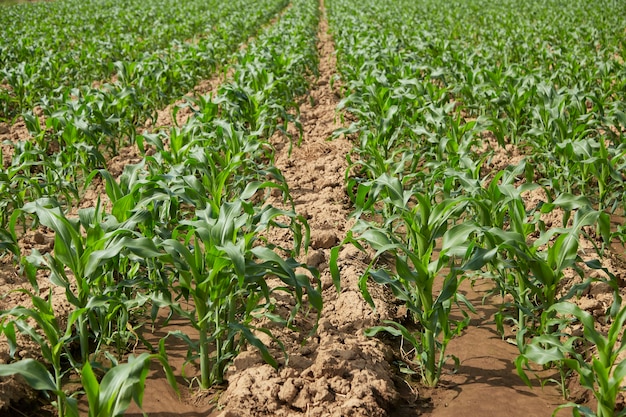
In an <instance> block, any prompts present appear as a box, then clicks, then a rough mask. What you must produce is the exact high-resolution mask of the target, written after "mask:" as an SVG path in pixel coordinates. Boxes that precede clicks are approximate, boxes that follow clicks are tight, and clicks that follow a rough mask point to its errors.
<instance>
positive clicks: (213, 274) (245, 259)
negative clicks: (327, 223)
mask: <svg viewBox="0 0 626 417" xmlns="http://www.w3.org/2000/svg"><path fill="white" fill-rule="evenodd" d="M196 214H197V219H196V220H188V221H183V222H181V226H180V227H179V228H178V229H177V230H176V233H174V234H173V238H172V239H167V240H165V241H163V242H162V244H161V246H162V248H163V250H164V251H165V252H166V253H167V255H168V256H167V257H166V258H164V261H165V262H166V264H167V265H169V268H172V273H173V275H174V276H175V278H174V280H173V283H172V291H173V292H174V293H175V294H176V299H184V300H185V301H187V302H190V303H191V305H192V309H189V310H187V309H184V308H182V307H181V306H180V305H179V304H173V308H174V311H175V312H176V313H177V314H179V315H181V316H182V317H186V318H188V319H189V321H190V323H191V325H192V326H193V327H194V328H195V329H197V330H198V332H199V340H198V342H197V343H196V342H192V341H191V340H190V339H189V338H188V337H184V336H183V339H184V340H186V341H187V342H188V343H190V350H191V351H195V352H194V354H193V355H192V356H194V357H197V358H199V361H200V378H199V384H200V387H201V388H203V389H206V388H208V387H210V386H211V385H213V384H215V383H221V382H222V381H223V377H224V372H225V369H226V367H227V366H228V364H229V363H230V362H231V361H232V359H233V358H234V357H235V356H236V354H237V353H238V352H239V349H240V348H241V346H242V345H243V344H244V343H250V344H251V345H253V346H255V347H256V348H258V349H259V351H260V352H261V355H262V356H263V358H264V359H265V360H266V361H267V362H268V363H269V364H271V365H273V366H277V362H276V360H275V359H274V357H273V356H272V355H271V353H270V351H269V349H268V347H267V346H266V345H265V344H264V343H263V342H262V341H261V340H260V339H259V338H258V337H257V336H256V335H255V334H254V333H255V332H261V333H265V334H267V335H269V336H270V337H272V333H271V331H270V330H269V329H267V328H264V327H257V326H254V325H253V323H252V320H253V319H255V318H266V319H268V320H270V321H274V322H279V323H281V324H284V325H288V326H291V325H292V323H293V319H294V318H295V315H296V313H297V312H298V310H299V309H300V308H301V307H302V306H303V304H304V303H305V302H306V299H305V294H306V296H307V297H308V303H309V304H310V305H311V306H312V307H313V308H314V309H315V310H317V312H318V315H319V312H320V311H321V308H322V299H321V296H320V290H319V283H318V285H317V286H316V287H314V286H313V285H312V284H311V282H310V280H309V277H307V276H306V275H303V274H300V273H296V269H297V268H300V267H303V265H302V264H300V263H299V262H297V261H295V260H294V259H293V258H291V257H290V258H288V259H286V260H285V259H283V258H282V257H281V256H279V255H278V254H277V253H276V252H275V251H274V250H272V249H273V247H272V246H271V245H267V244H264V242H263V239H262V238H261V234H262V233H263V232H264V231H265V230H266V229H267V228H269V227H289V228H290V229H291V230H292V231H293V232H294V233H295V234H296V235H298V234H300V232H299V231H298V228H299V227H300V226H299V225H297V224H295V223H298V222H301V221H302V219H300V218H298V217H297V216H296V215H295V214H294V213H293V212H288V211H284V210H279V209H276V208H272V207H269V206H266V207H264V208H263V209H260V210H259V209H256V208H255V207H254V206H253V205H252V204H251V203H248V202H245V201H242V200H235V201H233V202H224V203H222V205H221V207H220V209H219V211H218V212H215V211H214V210H213V209H212V208H211V207H210V206H209V207H207V208H206V209H204V210H199V211H198V212H197V213H196ZM280 217H283V218H287V219H289V221H290V222H291V223H292V224H291V225H283V224H280V223H279V222H278V220H279V218H280ZM307 235H308V233H307ZM270 277H276V278H278V279H280V280H281V281H282V285H280V286H277V287H270V286H269V285H268V279H269V278H270ZM277 291H278V292H286V293H288V294H290V295H292V296H293V297H294V298H295V301H296V305H295V306H294V308H293V310H292V311H291V313H290V316H289V317H288V318H286V319H285V318H282V317H280V316H279V315H277V314H274V312H273V310H274V308H275V306H274V301H273V298H272V294H273V293H275V292H277Z"/></svg>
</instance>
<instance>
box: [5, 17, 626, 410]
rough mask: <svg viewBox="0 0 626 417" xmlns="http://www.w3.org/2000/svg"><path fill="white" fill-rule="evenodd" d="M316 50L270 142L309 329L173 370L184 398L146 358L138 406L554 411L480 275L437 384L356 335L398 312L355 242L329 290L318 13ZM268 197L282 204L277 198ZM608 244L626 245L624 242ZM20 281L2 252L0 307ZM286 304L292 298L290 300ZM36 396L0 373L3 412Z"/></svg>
mask: <svg viewBox="0 0 626 417" xmlns="http://www.w3.org/2000/svg"><path fill="white" fill-rule="evenodd" d="M318 48H319V53H320V74H321V75H320V77H319V79H317V80H315V81H314V83H313V85H312V89H311V92H310V95H309V97H306V98H304V99H303V100H302V105H301V108H300V112H301V116H300V120H301V122H302V126H303V130H304V137H303V142H302V145H301V146H300V147H294V148H293V150H292V152H291V153H289V146H288V144H287V143H286V142H285V141H286V139H285V138H283V137H281V136H279V135H276V136H275V137H273V138H272V143H273V145H274V146H275V148H276V149H277V153H276V165H277V167H278V168H279V169H280V170H281V171H282V172H283V174H284V176H285V178H286V179H287V182H288V184H289V187H290V190H291V193H292V195H293V198H294V200H295V203H296V210H297V211H298V212H299V213H301V214H303V215H304V216H306V218H307V219H308V221H309V224H310V227H311V233H312V240H311V247H310V248H309V251H308V254H307V255H306V256H305V257H304V258H303V259H302V261H304V262H306V263H307V264H308V265H310V266H314V267H316V268H318V269H319V271H320V274H321V275H320V277H321V282H322V288H323V291H324V292H323V299H324V309H323V311H322V315H321V319H320V322H319V327H318V329H317V332H316V333H315V334H314V335H313V336H311V337H308V338H304V337H303V336H302V335H301V334H300V333H296V332H293V331H288V330H285V329H276V328H275V329H273V331H274V333H275V334H276V335H277V336H278V337H279V338H280V339H281V340H282V342H283V343H284V345H285V347H286V349H287V352H288V353H289V360H288V362H287V363H285V361H284V360H283V361H281V367H279V369H277V370H275V369H274V368H272V367H271V366H269V365H267V364H264V363H263V361H262V360H261V358H260V356H259V355H258V353H257V352H256V351H255V350H254V349H250V350H247V351H244V352H242V353H241V354H240V355H239V356H238V357H237V358H236V359H235V361H234V363H233V364H232V366H231V367H230V368H229V370H228V375H227V379H228V384H227V385H225V386H223V387H216V388H215V389H213V390H210V391H208V392H198V391H197V389H195V388H193V387H192V388H189V382H187V381H186V380H185V379H184V378H182V376H181V377H179V378H178V382H179V388H180V390H181V393H182V397H181V398H177V396H176V395H175V393H174V391H173V390H172V388H171V387H170V386H169V385H168V384H167V382H166V381H165V378H164V375H163V372H162V371H161V370H160V369H159V366H158V365H156V364H155V366H154V367H153V371H152V372H151V374H150V377H149V380H148V381H147V385H146V393H145V398H144V406H143V412H145V413H147V414H148V415H151V416H161V417H166V416H186V417H196V416H197V417H200V416H213V417H215V416H219V417H235V416H242V417H247V416H422V415H423V416H432V417H447V416H459V415H475V416H500V415H507V416H514V417H517V416H520V417H521V416H549V415H551V413H552V411H553V409H554V408H555V407H556V406H557V405H558V404H560V403H562V402H563V401H562V399H561V397H560V393H559V391H558V390H557V388H556V387H554V386H550V385H548V386H546V387H544V388H543V389H542V388H541V387H540V385H539V381H538V380H537V379H535V380H534V383H535V388H534V389H532V390H531V389H530V388H528V387H526V386H525V385H524V384H523V382H522V381H521V379H520V378H519V377H518V376H517V373H516V371H515V368H514V365H513V361H514V359H515V357H516V356H517V354H518V350H517V347H516V346H514V345H512V344H510V343H507V342H506V341H505V340H502V338H501V337H500V335H498V334H497V332H496V328H495V324H494V318H493V315H494V313H495V312H496V309H497V307H495V305H497V303H498V302H499V301H500V300H497V299H490V298H487V299H485V300H484V301H485V302H484V303H483V298H484V297H485V295H486V293H487V291H488V290H489V289H490V287H489V283H487V282H484V281H480V280H479V281H478V282H477V283H476V285H474V286H473V287H470V285H469V283H468V281H466V282H465V283H464V285H463V286H462V288H461V291H463V292H464V293H465V295H466V296H467V298H468V299H469V300H470V301H471V302H472V303H473V304H474V305H475V307H476V309H477V314H475V315H472V323H471V326H470V327H469V328H468V329H467V330H466V331H465V332H464V333H463V335H462V336H460V337H458V338H457V339H454V340H453V341H452V342H451V343H450V345H449V347H448V353H450V354H452V355H455V356H457V357H458V358H459V360H460V368H459V369H457V370H456V371H454V372H453V369H452V367H451V366H450V367H449V368H448V369H447V370H446V371H445V372H444V375H443V378H442V383H441V387H440V388H437V389H425V388H423V387H421V386H419V385H418V384H416V383H414V382H411V381H409V380H406V379H404V378H403V377H401V376H400V374H399V372H398V371H397V369H396V367H395V366H394V365H393V363H394V361H395V360H396V359H397V357H396V355H397V353H394V341H392V340H390V339H389V338H384V337H382V338H368V337H365V336H364V335H363V329H365V328H367V327H369V326H372V325H375V324H378V323H379V321H380V320H382V319H394V318H396V315H397V314H398V305H397V304H396V303H395V302H394V301H393V299H392V297H390V295H389V294H388V293H386V292H385V291H384V290H383V289H381V288H379V287H372V288H371V293H372V296H373V298H374V301H375V304H376V306H377V309H376V310H375V311H373V310H372V309H371V308H370V307H369V306H368V305H367V304H366V302H365V301H364V300H363V298H362V296H361V295H360V291H359V289H358V285H357V282H358V278H359V276H360V275H361V273H362V272H363V271H364V269H365V267H366V266H367V264H368V262H369V259H368V257H367V255H366V254H363V253H362V252H360V251H358V250H356V249H355V248H353V247H345V248H344V249H343V250H342V251H341V253H340V257H339V267H340V272H341V279H342V283H341V285H342V288H341V291H340V292H337V291H336V289H335V287H334V285H333V283H332V280H331V277H330V272H329V270H328V258H329V253H330V248H332V247H333V246H335V245H336V244H338V243H339V242H340V241H341V240H342V239H343V238H344V237H345V234H346V232H347V231H348V230H349V229H350V227H351V225H352V224H351V221H350V220H349V214H350V204H349V201H348V199H347V196H346V194H345V190H344V187H343V183H344V175H345V170H346V168H347V163H346V155H347V154H348V153H349V152H350V149H351V148H352V143H351V141H350V138H346V137H339V138H334V139H332V140H331V137H332V136H333V135H332V134H333V132H334V131H335V130H336V129H337V128H339V127H341V125H340V123H339V120H340V118H339V116H338V115H337V113H336V110H335V109H336V106H337V104H338V103H339V100H340V96H339V90H338V87H337V85H336V84H335V85H334V88H332V87H331V78H332V77H335V76H336V63H335V55H334V47H333V44H332V39H331V38H330V36H329V35H328V26H327V22H326V19H325V18H322V20H321V24H320V28H319V46H318ZM220 80H221V78H216V79H215V80H208V81H207V82H205V83H203V84H202V85H201V86H200V87H199V89H198V90H197V91H200V92H202V93H206V92H207V91H211V90H212V89H213V88H215V86H216V85H217V84H216V83H219V82H220ZM170 114H171V111H169V110H165V111H163V112H160V114H159V120H158V121H157V123H156V124H155V126H151V128H152V127H164V126H165V127H166V126H168V125H169V124H171V123H172V120H171V117H170V116H169V115H170ZM179 116H180V117H181V118H180V119H179V120H178V122H179V123H181V122H184V118H185V117H187V116H188V114H186V112H184V111H183V112H179ZM24 131H25V129H24V128H23V126H21V125H20V124H17V125H15V126H0V135H3V136H2V138H6V139H9V140H17V139H20V138H24V137H27V132H26V133H25V132H24ZM24 135H26V136H24ZM510 152H511V149H502V150H500V151H498V150H496V152H495V153H494V157H493V158H491V161H492V162H491V163H492V164H493V165H494V167H495V166H496V165H498V166H499V165H502V164H505V165H506V164H507V161H508V163H511V162H512V161H515V160H518V159H516V158H517V157H518V155H516V156H514V157H513V159H511V154H510ZM122 155H123V156H119V157H116V158H114V159H113V160H111V161H110V164H109V168H110V169H111V171H112V172H113V173H115V174H117V175H119V174H120V173H121V171H122V168H123V166H124V165H125V164H127V163H133V162H135V161H136V160H137V158H139V157H140V156H139V154H138V153H137V151H136V150H133V149H128V150H127V151H125V152H123V153H122ZM5 158H6V156H5ZM519 159H521V157H520V158H519ZM5 162H6V161H5ZM99 192H101V188H100V190H98V189H94V190H91V191H90V193H91V194H89V195H88V197H87V198H86V201H84V202H83V203H82V204H81V205H82V206H88V205H89V204H90V202H92V201H94V200H95V199H96V198H97V197H98V195H99ZM532 198H537V196H529V201H532ZM268 203H272V204H275V205H280V202H279V201H272V200H270V201H268ZM269 238H270V239H272V240H274V241H280V240H281V239H289V236H288V235H281V234H279V233H277V234H274V235H272V236H270V237H269ZM52 242H53V237H52V235H51V233H49V232H48V231H46V230H38V231H33V232H29V233H28V234H26V236H25V237H24V238H23V239H22V241H21V242H20V244H21V245H22V248H23V249H24V251H25V253H26V252H27V251H28V250H30V249H32V248H37V249H38V250H39V251H41V252H45V251H49V250H51V248H52ZM617 249H618V250H621V251H622V253H623V248H621V249H620V248H619V247H617ZM611 268H613V270H614V271H615V272H616V273H618V274H621V276H622V277H623V276H624V270H625V269H624V263H621V264H620V263H619V261H617V260H616V261H615V265H612V266H611ZM41 282H42V285H43V286H46V285H47V287H46V288H48V287H50V286H51V284H50V283H49V282H47V279H46V277H45V276H42V277H41ZM25 284H27V281H26V280H25V279H24V278H23V277H21V276H20V275H19V274H18V273H17V271H16V269H15V267H14V266H13V265H12V264H11V262H10V259H9V258H8V257H5V258H4V259H2V260H1V262H0V292H1V293H2V294H7V295H6V296H5V297H4V298H3V299H2V300H1V303H0V308H2V309H6V308H8V307H10V306H11V305H17V304H21V303H27V302H28V300H26V297H24V296H23V295H21V294H18V293H9V291H10V290H12V289H15V288H17V287H19V286H23V285H25ZM605 290H606V289H601V288H596V289H592V290H590V292H589V294H588V295H589V297H588V298H589V299H592V300H596V301H597V302H598V303H600V304H595V305H594V306H592V307H589V308H592V309H593V308H595V309H596V310H600V309H601V308H602V307H603V305H604V304H603V303H604V302H605V300H604V298H602V297H604V296H605V295H606V291H605ZM55 291H56V290H55ZM59 295H60V294H59ZM56 298H61V297H56ZM598 300H599V301H598ZM285 302H286V303H289V300H285ZM58 308H59V309H63V308H64V306H63V304H62V303H60V304H59V306H58ZM300 320H301V321H300V326H301V327H302V328H304V329H305V330H307V329H309V328H310V327H311V323H312V320H313V317H304V316H303V317H301V318H300ZM171 330H182V331H185V332H188V333H189V334H190V336H192V337H193V333H191V331H190V330H189V328H188V327H186V326H185V325H184V323H183V322H182V321H177V320H173V321H171V322H170V323H169V324H168V325H167V326H164V327H157V328H156V329H155V331H154V332H152V333H151V332H149V331H147V330H146V331H145V332H144V336H145V337H146V338H148V339H149V340H152V341H156V340H159V339H160V338H161V337H163V336H164V335H165V334H167V332H168V331H171ZM305 333H306V332H305ZM186 349H187V348H186V346H185V345H183V344H182V343H181V344H177V342H176V341H175V340H173V339H170V342H169V344H168V354H169V357H170V360H171V364H172V366H173V368H174V371H175V372H176V374H177V375H181V371H182V369H183V366H185V365H184V362H185V355H186ZM138 352H139V350H138ZM20 356H22V357H32V356H36V348H35V347H34V346H32V345H28V343H27V341H24V348H23V349H22V351H20ZM275 356H276V357H281V356H282V354H281V353H280V351H278V350H275ZM7 360H9V357H8V354H7V350H6V346H4V347H0V361H7ZM195 372H197V370H196V369H194V368H193V366H191V365H186V368H185V374H186V375H193V374H194V373H195ZM542 376H550V374H549V373H548V374H542ZM583 394H584V393H580V395H581V396H583ZM41 404H43V402H42V400H41V397H40V396H38V395H37V394H36V393H34V392H32V391H31V390H29V389H28V388H27V387H26V386H25V385H24V384H23V383H21V382H19V380H17V379H15V378H0V416H4V415H6V416H17V415H32V416H47V415H50V412H49V408H46V407H43V408H42V407H41ZM83 411H85V405H84V404H83ZM127 415H128V416H131V417H139V416H141V415H142V411H141V410H139V408H138V407H136V406H134V405H133V406H131V408H130V409H129V411H128V413H127ZM559 415H567V414H566V413H562V414H559Z"/></svg>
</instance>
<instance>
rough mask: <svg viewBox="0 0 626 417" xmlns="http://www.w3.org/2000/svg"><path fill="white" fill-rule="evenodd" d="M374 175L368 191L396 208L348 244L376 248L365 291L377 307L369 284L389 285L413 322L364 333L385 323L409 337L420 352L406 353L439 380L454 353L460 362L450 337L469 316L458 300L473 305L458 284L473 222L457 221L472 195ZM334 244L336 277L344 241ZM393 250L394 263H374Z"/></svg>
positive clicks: (353, 234) (427, 380) (431, 380)
mask: <svg viewBox="0 0 626 417" xmlns="http://www.w3.org/2000/svg"><path fill="white" fill-rule="evenodd" d="M374 183H375V186H374V187H372V188H370V190H372V191H374V192H373V193H372V194H371V195H370V197H371V198H373V199H374V200H376V199H377V198H378V195H377V194H378V192H379V191H380V192H381V195H384V196H385V198H384V200H383V203H384V204H387V205H389V206H392V208H391V209H389V210H388V211H389V212H393V214H392V215H391V216H388V217H386V218H385V219H384V223H383V225H382V226H380V227H379V226H376V225H375V224H374V223H372V222H366V221H363V220H359V221H358V223H357V224H356V225H355V226H354V227H353V229H352V230H351V231H350V233H349V234H348V237H347V238H346V239H345V240H344V242H343V244H347V243H350V244H353V245H355V246H356V247H357V248H359V249H360V250H363V251H365V248H364V246H363V244H367V245H368V246H369V247H371V248H372V249H374V250H375V251H376V253H375V255H374V256H373V258H372V261H371V263H370V266H369V267H368V269H367V270H366V272H365V273H364V274H363V275H362V277H361V279H360V280H359V288H360V289H361V293H362V295H363V297H364V298H365V300H366V301H367V302H368V303H369V304H370V305H371V306H372V307H374V302H373V300H372V298H371V296H370V294H369V290H368V280H369V279H370V278H371V279H372V280H373V281H374V282H376V283H378V284H381V285H385V286H388V287H389V288H390V289H391V291H392V292H393V293H394V295H395V296H396V297H397V298H398V299H399V300H401V301H403V302H404V303H405V305H406V307H407V310H408V317H407V319H408V320H409V321H410V322H411V323H412V324H411V326H415V328H407V326H405V325H403V324H402V323H398V322H394V321H385V324H384V325H383V326H376V327H373V328H371V329H368V330H366V334H367V335H370V336H374V335H376V334H377V333H379V332H382V331H385V332H388V333H390V334H391V335H393V336H398V337H402V338H403V339H404V340H406V341H408V342H409V343H410V344H411V346H412V347H413V348H414V349H415V354H414V355H413V356H412V357H406V358H405V360H406V361H407V362H409V363H411V364H412V365H413V367H415V368H417V369H418V372H419V374H420V376H421V379H422V382H423V383H424V384H426V385H427V386H431V387H434V386H436V385H437V384H438V382H439V379H440V377H441V372H442V370H443V366H444V364H445V362H446V361H447V360H448V359H453V360H455V362H456V359H455V358H451V357H449V356H446V347H447V345H448V343H449V342H450V340H451V339H452V338H453V337H454V336H455V335H458V334H460V332H461V331H462V330H463V329H464V328H465V327H466V326H467V324H468V323H469V319H468V317H467V316H466V317H465V319H463V320H459V321H457V320H452V319H451V318H450V313H451V311H452V307H453V305H455V304H460V303H463V304H465V306H466V307H467V308H469V309H472V307H471V305H470V304H469V302H468V301H467V300H466V299H465V297H464V296H463V295H462V294H460V293H458V292H457V288H458V285H459V282H460V281H459V273H460V269H459V268H458V267H457V266H456V265H455V262H454V259H455V257H456V256H457V255H458V254H464V253H465V250H466V248H465V246H464V245H465V243H466V242H465V240H466V238H467V237H469V236H470V235H471V233H472V230H473V229H467V228H461V227H458V226H456V227H454V226H453V225H454V223H455V222H456V221H457V220H458V219H459V217H460V216H461V213H463V211H464V210H465V206H466V202H465V201H464V200H461V199H457V200H442V201H440V202H432V201H431V200H430V199H429V198H428V197H427V196H425V195H423V194H420V193H414V192H411V191H405V190H403V188H402V185H401V183H400V181H399V180H398V179H397V178H393V177H390V176H387V175H385V176H382V177H380V178H378V179H377V180H375V181H374ZM362 186H365V187H369V185H362ZM440 238H443V247H442V249H441V251H437V249H438V247H437V246H438V241H439V239H440ZM333 252H334V253H333V255H332V258H331V262H332V263H333V265H331V271H332V273H333V276H334V277H333V279H334V280H335V283H336V285H338V283H339V279H340V278H339V276H338V268H337V264H336V262H337V252H338V248H335V249H333ZM389 257H390V258H391V259H392V260H393V261H392V262H391V265H388V266H386V267H383V268H378V269H375V267H374V266H375V264H380V263H381V261H383V259H386V258H389ZM464 314H465V313H464ZM411 326H409V327H411Z"/></svg>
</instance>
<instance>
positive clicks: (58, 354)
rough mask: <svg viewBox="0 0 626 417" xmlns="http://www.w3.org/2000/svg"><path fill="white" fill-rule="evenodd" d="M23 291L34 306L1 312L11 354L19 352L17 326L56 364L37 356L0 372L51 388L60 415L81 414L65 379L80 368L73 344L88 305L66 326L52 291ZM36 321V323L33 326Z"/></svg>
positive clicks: (76, 312)
mask: <svg viewBox="0 0 626 417" xmlns="http://www.w3.org/2000/svg"><path fill="white" fill-rule="evenodd" d="M22 292H24V293H25V294H27V295H28V296H29V297H30V299H31V301H32V304H33V307H32V308H26V307H14V308H12V309H11V310H8V311H3V312H1V314H0V319H1V320H2V325H1V326H0V327H1V328H2V333H3V334H4V335H5V336H6V337H7V341H8V343H9V347H10V354H11V356H13V355H14V354H15V351H16V349H17V346H18V345H17V339H16V330H17V331H19V332H21V333H23V334H25V335H27V336H29V337H30V338H31V340H33V341H34V342H35V343H37V344H38V345H39V347H40V349H41V356H42V358H43V359H44V360H45V361H46V364H47V365H48V366H51V367H52V371H49V370H48V368H47V366H46V365H44V364H43V363H41V362H38V361H36V360H34V359H23V360H20V361H18V362H14V363H9V364H2V365H0V375H2V376H7V375H14V374H20V375H22V376H23V377H24V378H25V379H26V382H28V384H29V385H30V386H32V387H33V388H34V389H37V390H44V391H49V392H51V393H52V394H53V395H54V396H55V397H56V400H55V401H54V402H53V405H54V406H55V408H56V409H57V412H58V414H59V417H65V416H68V417H74V416H78V410H77V403H76V399H75V398H74V397H72V396H70V395H68V394H67V392H66V391H65V390H64V388H63V381H64V379H65V378H66V376H67V374H68V373H69V372H70V371H72V370H74V369H79V368H80V365H79V364H77V363H76V362H75V361H74V359H73V355H72V353H71V352H70V346H71V344H72V343H73V342H74V340H75V335H74V333H73V328H74V326H75V324H76V323H77V322H78V320H79V319H80V318H81V316H85V315H86V314H87V309H86V308H83V309H77V310H74V312H72V313H71V314H70V315H69V317H68V319H67V324H66V328H65V329H63V327H62V324H61V323H60V321H59V319H58V318H57V316H56V315H55V312H54V309H53V307H52V292H50V294H48V296H47V299H44V298H42V297H39V296H37V295H35V294H33V293H31V292H29V291H26V290H22ZM32 322H34V323H35V324H36V326H33V325H32ZM64 361H68V362H69V364H70V367H69V368H68V367H66V366H65V365H64Z"/></svg>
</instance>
